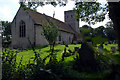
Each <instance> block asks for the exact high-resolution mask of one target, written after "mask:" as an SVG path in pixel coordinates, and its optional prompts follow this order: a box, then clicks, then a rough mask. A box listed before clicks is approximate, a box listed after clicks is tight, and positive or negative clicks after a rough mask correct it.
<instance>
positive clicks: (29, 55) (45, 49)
mask: <svg viewBox="0 0 120 80" xmlns="http://www.w3.org/2000/svg"><path fill="white" fill-rule="evenodd" d="M103 46H104V51H106V52H108V53H109V51H111V49H110V48H111V47H112V46H114V47H116V49H117V44H107V45H105V44H103ZM74 47H81V44H76V45H74V44H71V45H68V47H67V50H68V49H70V50H72V51H73V50H74ZM64 48H65V45H56V46H55V48H54V50H55V51H54V53H55V54H56V56H57V60H58V61H60V60H61V59H62V54H61V53H62V52H63V51H64ZM35 51H36V52H38V53H40V56H41V58H45V57H46V56H47V55H48V54H49V53H50V47H49V46H40V47H35ZM116 54H119V52H118V51H116V53H114V54H106V53H105V55H107V56H109V57H113V56H114V55H116ZM22 56H23V60H22V64H25V63H28V62H29V60H30V62H33V58H34V52H33V50H32V49H31V48H29V49H28V50H27V51H24V50H23V51H21V52H19V53H17V62H18V63H19V62H20V59H21V57H22ZM74 57H75V55H72V56H70V57H65V62H69V61H72V60H74ZM48 61H49V58H47V60H46V63H47V62H48Z"/></svg>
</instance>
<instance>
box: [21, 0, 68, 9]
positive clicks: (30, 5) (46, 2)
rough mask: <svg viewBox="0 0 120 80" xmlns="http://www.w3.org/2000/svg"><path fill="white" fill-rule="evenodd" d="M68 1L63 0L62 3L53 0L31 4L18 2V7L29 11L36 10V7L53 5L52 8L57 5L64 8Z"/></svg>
mask: <svg viewBox="0 0 120 80" xmlns="http://www.w3.org/2000/svg"><path fill="white" fill-rule="evenodd" d="M67 2H68V1H67V0H63V1H60V0H56V1H55V0H54V1H38V2H34V1H33V2H31V1H23V2H21V1H19V4H20V6H22V7H26V8H29V9H32V10H36V8H37V7H38V6H44V5H49V4H50V5H53V6H54V7H56V6H57V5H59V6H65V5H66V3H67Z"/></svg>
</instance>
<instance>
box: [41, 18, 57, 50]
mask: <svg viewBox="0 0 120 80" xmlns="http://www.w3.org/2000/svg"><path fill="white" fill-rule="evenodd" d="M42 28H43V35H44V36H45V38H46V39H47V41H48V42H49V44H50V50H54V44H55V41H56V38H57V36H58V26H57V25H56V24H55V22H53V20H50V21H49V24H46V25H42Z"/></svg>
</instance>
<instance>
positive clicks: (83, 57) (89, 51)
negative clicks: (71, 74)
mask: <svg viewBox="0 0 120 80" xmlns="http://www.w3.org/2000/svg"><path fill="white" fill-rule="evenodd" d="M78 53H79V61H80V63H79V65H80V66H79V68H81V69H87V68H90V69H91V70H95V69H96V66H97V65H96V60H95V56H94V50H93V48H92V46H90V45H89V44H87V43H82V45H81V49H79V51H78Z"/></svg>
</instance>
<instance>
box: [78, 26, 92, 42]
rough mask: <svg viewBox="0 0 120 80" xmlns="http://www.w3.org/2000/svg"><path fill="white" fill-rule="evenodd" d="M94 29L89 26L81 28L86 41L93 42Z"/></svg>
mask: <svg viewBox="0 0 120 80" xmlns="http://www.w3.org/2000/svg"><path fill="white" fill-rule="evenodd" d="M92 31H93V28H92V27H90V26H88V25H83V26H82V27H80V33H81V36H82V37H83V40H84V41H88V42H89V41H91V37H92Z"/></svg>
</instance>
